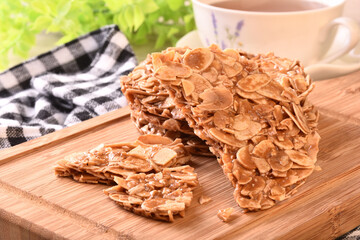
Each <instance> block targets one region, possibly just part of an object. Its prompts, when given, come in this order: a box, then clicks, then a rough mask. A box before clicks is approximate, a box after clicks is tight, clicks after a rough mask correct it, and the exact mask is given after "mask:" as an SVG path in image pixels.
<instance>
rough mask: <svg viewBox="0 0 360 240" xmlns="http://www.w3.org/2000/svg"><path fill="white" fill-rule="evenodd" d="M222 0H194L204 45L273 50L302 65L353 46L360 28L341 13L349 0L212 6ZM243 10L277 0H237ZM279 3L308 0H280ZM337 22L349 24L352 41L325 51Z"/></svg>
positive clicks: (330, 57)
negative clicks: (307, 5) (272, 7)
mask: <svg viewBox="0 0 360 240" xmlns="http://www.w3.org/2000/svg"><path fill="white" fill-rule="evenodd" d="M222 1H224V0H192V2H193V8H194V14H195V21H196V25H197V28H198V32H199V36H200V39H201V41H202V44H203V45H205V46H208V45H210V44H212V43H216V44H218V45H219V46H220V47H221V48H229V47H231V48H240V49H243V50H245V51H247V52H250V53H267V52H274V53H275V54H276V55H278V56H281V57H287V58H291V59H299V60H300V61H301V62H302V63H303V65H305V66H308V65H311V64H315V63H326V62H331V61H333V60H335V59H337V58H339V57H341V56H343V55H344V54H346V53H348V52H349V51H350V50H352V49H353V48H354V47H355V46H356V44H357V43H358V42H359V38H360V30H359V26H358V24H357V22H356V21H355V20H353V19H350V18H346V17H341V15H342V11H343V8H344V3H345V0H311V2H315V3H318V4H321V7H319V8H313V9H309V10H295V11H275V12H274V11H270V12H269V11H254V10H234V9H228V8H222V7H216V6H213V4H216V3H219V2H222ZM236 2H237V4H242V6H244V9H249V8H253V9H256V8H257V5H261V4H269V2H274V0H256V1H249V0H236ZM276 2H283V3H284V4H285V3H286V2H309V1H306V0H276ZM337 26H343V27H345V28H347V29H348V38H347V39H348V41H346V42H344V43H343V44H342V45H341V46H340V47H338V49H336V50H335V51H333V49H332V51H331V54H327V52H328V50H329V48H330V46H331V44H332V42H333V40H334V38H335V36H336V32H337V31H336V30H337Z"/></svg>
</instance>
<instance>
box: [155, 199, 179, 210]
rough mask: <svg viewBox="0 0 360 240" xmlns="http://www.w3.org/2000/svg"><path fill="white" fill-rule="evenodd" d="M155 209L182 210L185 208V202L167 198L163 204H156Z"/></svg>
mask: <svg viewBox="0 0 360 240" xmlns="http://www.w3.org/2000/svg"><path fill="white" fill-rule="evenodd" d="M156 210H158V211H171V212H177V211H182V210H185V203H183V202H175V201H171V200H167V201H166V202H165V204H161V205H159V206H157V207H156Z"/></svg>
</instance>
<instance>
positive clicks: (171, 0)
mask: <svg viewBox="0 0 360 240" xmlns="http://www.w3.org/2000/svg"><path fill="white" fill-rule="evenodd" d="M166 2H167V4H168V5H169V7H170V9H171V10H173V11H176V10H178V9H179V8H180V7H181V6H183V5H184V1H183V0H166Z"/></svg>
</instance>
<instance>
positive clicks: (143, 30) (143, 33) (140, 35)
mask: <svg viewBox="0 0 360 240" xmlns="http://www.w3.org/2000/svg"><path fill="white" fill-rule="evenodd" d="M147 34H148V30H147V27H146V26H145V25H142V26H140V28H139V29H138V30H137V31H136V32H135V36H134V37H133V39H132V40H133V42H134V43H135V44H138V45H140V44H145V43H147V42H148V39H149V38H148V37H147Z"/></svg>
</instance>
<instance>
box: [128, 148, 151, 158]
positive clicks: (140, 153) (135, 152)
mask: <svg viewBox="0 0 360 240" xmlns="http://www.w3.org/2000/svg"><path fill="white" fill-rule="evenodd" d="M127 154H128V155H130V156H133V157H137V158H141V159H143V160H146V158H147V155H146V153H145V149H144V148H143V147H141V146H140V145H139V146H137V147H136V148H133V149H131V150H130V151H129V152H128V153H127Z"/></svg>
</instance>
